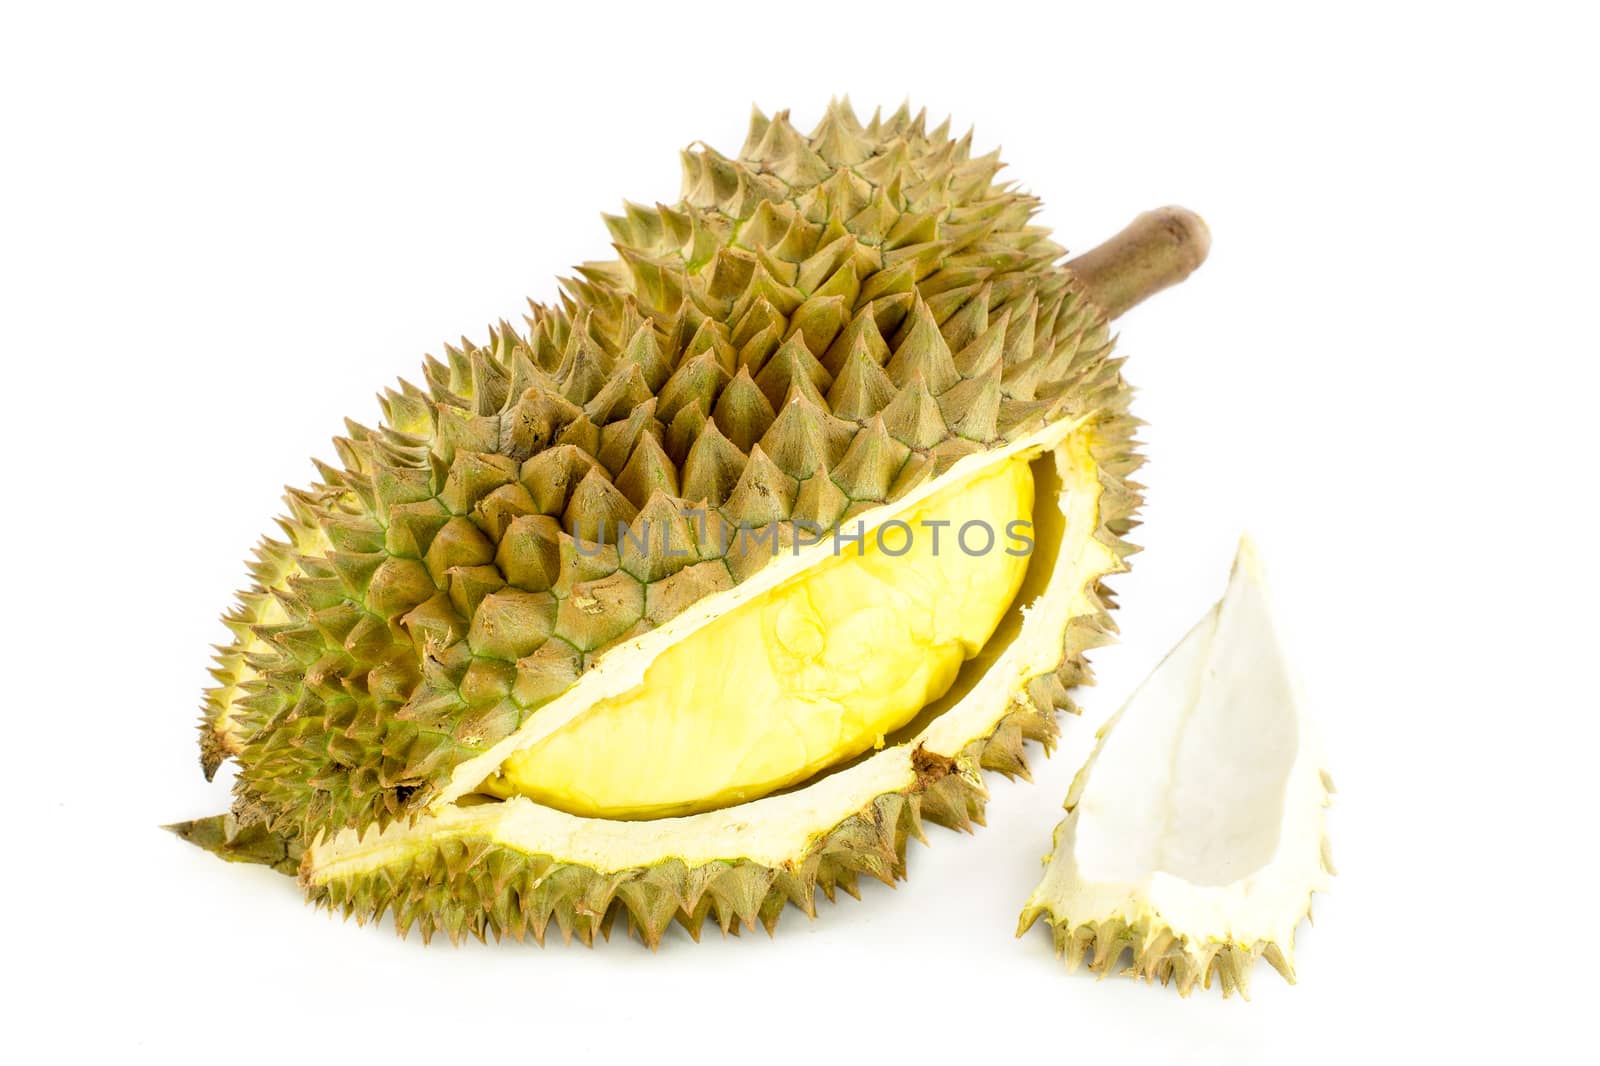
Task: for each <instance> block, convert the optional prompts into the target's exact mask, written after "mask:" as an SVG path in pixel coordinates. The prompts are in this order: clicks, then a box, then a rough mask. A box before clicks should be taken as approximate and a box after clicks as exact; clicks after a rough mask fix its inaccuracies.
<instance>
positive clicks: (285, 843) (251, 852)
mask: <svg viewBox="0 0 1600 1066" xmlns="http://www.w3.org/2000/svg"><path fill="white" fill-rule="evenodd" d="M162 828H163V829H166V830H167V831H168V832H170V833H173V834H175V835H177V836H178V837H180V838H182V839H184V840H187V841H188V842H189V843H191V844H193V845H195V846H196V847H199V848H204V849H205V850H206V851H209V852H211V854H213V855H215V856H217V857H218V858H220V859H226V860H227V861H228V862H246V863H257V864H260V865H262V866H270V867H272V868H273V869H274V870H277V871H278V872H279V873H285V874H293V873H294V872H295V871H297V870H298V869H299V868H300V859H301V856H302V855H303V854H304V851H305V849H304V848H303V847H302V846H301V844H300V842H299V841H298V840H295V839H293V838H288V837H284V836H281V835H279V834H277V833H274V832H272V831H271V830H270V829H268V828H267V827H266V826H265V825H263V824H262V823H260V822H244V821H240V819H239V818H238V817H237V816H236V815H235V814H233V813H231V812H230V813H228V814H217V815H212V816H211V817H209V818H197V819H195V820H194V821H192V822H178V823H175V824H173V825H168V826H163V827H162Z"/></svg>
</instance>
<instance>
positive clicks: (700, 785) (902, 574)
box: [484, 459, 1033, 818]
mask: <svg viewBox="0 0 1600 1066" xmlns="http://www.w3.org/2000/svg"><path fill="white" fill-rule="evenodd" d="M1032 513H1033V476H1032V474H1031V473H1030V471H1029V469H1028V463H1027V462H1026V461H1025V460H1024V459H1013V460H1010V461H1008V462H1005V463H1002V464H999V465H997V466H996V467H994V468H993V469H989V470H984V471H982V472H980V473H979V474H977V475H975V476H974V477H972V478H971V479H970V480H968V481H966V482H965V483H962V484H957V485H953V486H951V487H949V488H947V489H944V490H942V491H940V492H939V493H937V494H936V495H934V496H933V497H931V498H930V499H929V500H928V501H927V502H926V503H924V504H923V505H921V506H920V507H918V508H917V509H916V510H914V511H912V512H910V513H908V514H907V515H906V516H905V517H904V518H903V519H901V520H900V522H899V523H897V524H895V525H893V526H892V527H887V528H880V529H879V530H877V531H866V532H865V535H863V536H861V537H860V538H859V539H851V540H845V539H843V538H839V539H836V540H832V543H833V544H834V545H835V546H836V550H837V554H836V556H835V557H834V558H832V559H829V560H827V561H826V562H824V563H822V564H821V565H819V566H816V567H813V568H812V569H811V570H809V571H807V572H804V573H801V574H798V575H796V576H795V577H793V578H791V579H790V580H788V581H786V582H784V583H783V584H781V585H779V586H778V587H776V588H774V589H771V590H769V591H767V592H765V593H763V594H762V595H760V596H758V597H756V598H755V599H752V600H749V601H747V602H745V603H743V604H740V605H739V606H738V607H736V608H735V609H733V610H732V611H730V612H729V613H728V614H726V615H723V616H722V617H721V618H718V619H716V620H715V621H713V622H711V623H710V624H709V625H707V626H705V627H704V628H703V629H701V630H700V631H699V632H697V633H695V634H694V635H693V636H692V637H690V638H689V639H687V640H685V641H683V642H682V643H679V644H677V645H675V646H673V647H671V648H669V649H667V651H665V652H664V653H662V655H661V656H660V657H659V658H658V659H656V661H655V662H654V663H653V664H651V666H650V667H649V668H648V669H647V670H646V671H645V675H644V683H643V684H641V685H639V686H637V687H636V688H634V689H632V690H631V691H629V692H626V693H623V694H622V695H619V696H614V697H612V698H610V699H605V700H601V701H599V702H597V703H596V704H595V705H594V706H593V707H592V708H591V709H589V710H587V711H585V712H584V713H583V714H582V715H580V716H579V717H578V718H576V719H574V720H573V721H571V722H569V723H568V724H566V725H565V726H563V727H562V728H561V729H559V730H557V731H556V732H554V733H552V734H551V735H550V736H548V737H546V738H544V739H543V740H542V741H540V742H539V743H538V744H536V745H535V746H533V747H531V748H528V749H526V750H523V751H519V752H517V753H516V754H515V755H512V756H511V757H510V758H509V759H507V760H506V762H505V763H504V764H503V765H502V767H501V770H500V772H499V773H498V774H496V775H495V776H494V777H492V778H490V779H489V780H488V781H486V782H485V785H484V791H487V792H490V793H491V794H495V795H499V796H509V795H515V794H520V795H524V796H528V797H530V798H532V799H534V800H536V801H538V802H540V803H544V804H548V805H549V806H551V807H556V808H559V809H561V810H565V811H570V812H572V813H574V814H587V815H595V816H601V817H621V818H630V817H648V816H652V815H667V814H686V813H690V812H693V811H702V810H711V809H713V808H716V807H720V806H724V805H726V804H729V803H737V802H742V801H744V800H748V799H754V798H755V797H757V796H761V795H765V794H766V793H768V792H771V791H773V790H774V789H777V788H782V787H784V786H786V785H791V784H794V783H795V782H798V781H802V780H804V779H805V778H807V777H809V776H810V775H811V774H813V773H815V772H817V771H819V770H821V769H823V768H825V767H828V766H831V765H834V764H836V763H838V762H840V761H842V760H844V759H848V758H850V757H851V756H854V755H857V754H860V753H861V752H862V751H865V750H867V749H868V748H871V747H874V746H881V745H882V743H883V738H884V736H885V734H888V733H890V732H893V731H894V730H895V729H898V728H899V727H900V726H903V725H905V724H906V723H907V722H908V721H910V720H911V718H912V717H914V716H915V715H916V713H917V712H918V711H919V710H921V709H922V707H923V706H924V705H925V704H927V703H929V702H930V701H932V700H934V699H937V698H938V697H940V696H942V695H944V694H945V692H947V691H948V690H949V688H950V685H951V683H952V682H953V681H954V680H955V677H956V672H957V670H959V669H960V666H961V664H962V663H963V662H965V661H966V660H967V659H970V658H971V657H972V656H974V655H976V654H977V653H978V651H979V650H980V649H981V648H982V647H983V644H984V642H985V641H987V640H988V639H989V636H990V634H991V633H993V632H994V629H995V626H996V625H998V624H999V622H1000V618H1001V616H1002V615H1003V614H1004V613H1005V611H1006V608H1007V607H1008V606H1010V604H1011V601H1012V600H1013V599H1014V598H1015V596H1016V594H1017V590H1018V589H1019V588H1020V587H1021V585H1022V579H1023V576H1024V575H1025V574H1026V572H1027V563H1028V559H1027V549H1028V547H1029V546H1030V545H1029V543H1028V542H1027V541H1025V540H1022V539H1019V538H1018V537H1017V536H1015V535H1014V534H1016V533H1018V532H1021V531H1024V530H1025V529H1026V528H1027V526H1026V523H1027V522H1028V521H1029V516H1030V515H1031V514H1032ZM1018 522H1021V523H1024V525H1022V526H1020V527H1019V526H1015V525H1014V523H1018ZM858 532H859V531H858ZM1023 535H1024V536H1025V533H1024V534H1023Z"/></svg>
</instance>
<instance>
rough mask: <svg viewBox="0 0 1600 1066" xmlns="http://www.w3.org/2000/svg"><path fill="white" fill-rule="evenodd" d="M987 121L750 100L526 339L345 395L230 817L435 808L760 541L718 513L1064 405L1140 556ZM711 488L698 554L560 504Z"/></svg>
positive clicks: (1098, 363)
mask: <svg viewBox="0 0 1600 1066" xmlns="http://www.w3.org/2000/svg"><path fill="white" fill-rule="evenodd" d="M969 145H970V135H968V136H967V137H965V138H962V139H959V140H955V139H951V138H950V137H949V135H948V131H947V130H946V129H944V127H940V128H939V129H938V130H934V131H933V132H931V133H929V132H927V131H926V130H925V123H924V120H923V118H922V116H920V115H919V116H917V117H915V118H913V117H912V116H911V115H910V114H909V113H908V112H905V111H904V110H902V112H899V113H897V114H896V115H894V116H891V117H890V118H889V119H887V120H880V119H878V118H874V120H873V122H871V123H870V124H868V125H867V126H865V127H863V126H861V125H860V124H859V123H857V122H856V120H855V118H854V116H853V115H851V113H850V112H849V109H848V107H847V106H842V105H836V106H834V107H832V108H830V110H829V113H828V115H827V117H826V118H825V119H824V121H823V123H822V124H821V126H819V127H818V129H817V130H816V131H815V132H814V133H813V134H812V135H811V136H810V137H809V138H808V137H805V136H802V135H801V134H799V133H798V132H797V131H795V130H794V129H793V127H792V126H790V125H789V123H788V121H787V117H786V115H783V114H780V115H778V116H776V117H774V118H773V119H771V120H767V119H765V118H764V117H762V116H759V115H758V116H756V118H755V119H754V120H753V122H752V129H751V136H750V140H749V142H748V143H747V144H746V147H745V150H744V152H743V153H742V154H741V157H740V158H739V159H737V160H734V159H727V158H725V157H722V156H720V155H718V154H717V153H715V152H714V151H712V150H710V149H709V148H702V149H699V150H697V151H693V152H689V153H686V154H685V157H684V162H685V193H684V199H683V201H682V202H681V203H680V204H678V205H677V206H675V207H665V206H657V207H655V208H641V207H636V206H633V205H630V206H629V207H628V208H627V210H626V212H625V213H624V214H623V215H621V216H618V217H615V218H608V219H607V224H608V226H609V227H610V229H611V231H612V234H613V237H614V238H615V240H616V247H617V249H618V252H619V256H620V258H619V259H618V260H616V261H613V262H610V263H596V264H588V265H586V266H585V267H583V268H581V269H580V276H579V277H578V278H575V279H568V280H567V281H565V282H564V287H565V289H566V291H565V293H564V294H563V295H562V297H561V299H560V301H559V303H558V305H556V306H553V307H542V306H534V307H533V308H532V313H531V315H530V316H529V317H528V319H527V329H526V331H525V332H524V333H519V332H517V331H516V330H514V329H513V328H512V327H510V326H509V325H507V324H506V323H504V322H502V323H500V324H499V325H498V326H496V327H495V328H493V329H492V330H491V332H490V338H489V342H488V344H486V345H484V346H476V345H473V344H471V343H470V342H466V341H463V342H462V344H461V346H459V347H453V346H452V347H447V348H446V350H445V354H446V358H445V359H444V360H442V361H441V360H436V359H432V358H429V359H428V360H427V362H426V364H425V366H424V374H425V379H426V388H418V387H416V386H413V385H410V384H407V383H404V382H402V383H400V385H399V386H398V388H396V389H392V390H388V391H386V392H385V393H384V395H383V396H382V397H380V399H381V402H382V405H383V408H384V414H385V424H384V425H382V426H381V427H380V428H378V429H368V428H366V427H363V426H360V425H357V424H354V423H348V424H347V425H348V435H347V436H346V437H342V438H339V439H337V440H336V441H335V445H336V448H337V450H338V453H339V458H340V465H339V466H337V467H336V466H332V465H326V464H319V473H320V475H321V480H320V481H319V482H318V483H316V484H315V485H313V486H312V487H311V488H310V489H306V490H292V491H291V492H290V493H289V495H288V496H287V497H286V501H287V503H288V507H289V513H288V514H287V515H286V516H285V517H283V518H282V519H280V520H279V525H280V527H281V529H282V534H283V536H282V539H273V540H265V541H263V542H262V544H261V545H260V546H259V547H258V548H257V551H256V553H255V558H254V560H253V562H252V563H251V566H250V569H251V576H252V578H253V585H252V587H251V588H250V589H248V590H246V591H245V592H243V593H241V595H240V598H239V603H238V604H237V605H236V606H235V608H234V609H233V610H232V611H231V612H230V613H229V614H228V615H227V616H226V617H225V618H224V621H225V623H226V624H227V625H228V627H229V629H230V630H231V632H232V634H233V636H234V640H233V642H232V643H231V644H230V645H228V646H226V647H223V648H220V649H219V653H218V658H217V662H216V666H215V669H214V670H213V674H214V676H215V678H216V681H217V685H216V687H215V688H213V689H212V690H210V691H209V692H208V693H207V696H206V701H205V708H204V713H203V720H202V725H201V729H202V760H203V763H204V765H205V768H206V770H207V773H208V774H209V773H211V772H212V771H213V770H214V769H215V767H216V765H217V764H218V763H219V762H220V761H221V760H222V759H223V758H225V757H229V756H233V757H236V758H237V759H238V761H239V763H240V773H239V776H238V783H237V786H236V789H237V793H238V803H237V804H236V808H235V809H236V811H237V812H238V814H239V815H240V817H241V818H242V819H244V820H246V821H249V822H260V823H261V824H264V825H265V826H267V827H268V828H270V829H271V830H272V831H273V832H275V833H278V834H280V835H283V836H285V837H288V838H295V837H303V838H305V839H310V838H311V837H314V836H315V835H316V834H317V833H318V832H324V831H329V832H331V831H335V830H338V829H340V828H343V827H347V826H348V827H358V828H366V827H370V826H374V825H375V826H378V827H380V828H381V827H383V826H385V825H387V824H389V823H390V822H391V821H393V820H395V819H397V818H405V819H408V818H410V817H413V816H414V815H415V813H416V812H417V811H418V810H419V809H420V808H421V807H422V805H423V804H424V803H425V802H426V800H427V799H428V798H429V797H430V796H432V795H433V794H434V793H435V792H436V791H437V790H438V789H439V788H440V787H441V786H442V785H443V784H444V783H445V782H446V781H447V780H448V778H449V775H450V771H451V769H452V768H453V767H454V766H456V765H458V764H459V763H461V762H462V761H464V760H466V759H468V758H471V757H473V756H475V755H478V754H480V753H482V752H483V751H485V750H487V749H488V748H489V747H491V746H492V745H493V744H494V743H495V742H497V741H499V740H500V739H502V738H503V737H505V736H507V735H509V734H510V733H512V732H513V731H515V730H516V729H517V728H518V727H519V726H520V725H521V723H522V722H523V720H524V719H525V717H526V715H527V714H529V713H531V712H532V711H533V710H534V709H536V708H537V707H538V706H540V705H541V704H542V703H543V702H545V701H547V700H548V699H550V698H552V697H553V696H554V695H555V694H557V693H558V692H559V691H561V689H562V688H564V687H565V685H567V684H570V682H571V681H572V680H575V679H576V677H577V676H578V674H579V673H581V672H582V671H583V670H584V669H586V668H587V667H588V666H589V665H590V664H592V662H593V661H594V660H595V659H596V658H597V657H598V656H599V655H601V654H603V653H604V652H606V651H607V650H608V649H610V648H612V647H614V646H616V645H617V644H618V643H620V642H622V641H625V640H627V639H628V638H629V637H631V636H634V635H636V634H637V633H639V632H641V631H643V630H645V629H648V628H650V627H652V626H654V625H657V624H659V623H660V622H662V621H665V620H666V619H667V618H669V617H671V616H672V615H673V614H675V613H676V612H677V611H680V610H682V609H683V608H684V607H686V606H687V605H688V604H690V603H692V602H694V601H695V600H696V599H697V598H699V597H700V596H703V595H706V594H708V593H710V592H713V591H717V590H718V589H721V588H726V587H728V586H730V585H732V584H735V583H737V582H739V581H741V580H743V579H744V578H745V577H747V576H749V574H751V573H753V572H755V570H757V569H759V568H760V566H761V565H763V564H764V563H765V562H766V561H768V560H769V558H770V555H769V554H767V555H764V554H762V551H764V550H765V549H764V544H765V543H766V542H764V541H757V544H758V546H759V547H758V549H757V550H746V547H747V545H741V544H738V543H735V544H733V545H732V546H731V547H730V546H729V545H728V544H726V543H725V542H724V541H723V539H722V536H721V531H719V529H718V528H717V527H718V526H719V523H720V524H721V526H722V527H723V529H724V530H725V529H726V528H727V527H737V526H738V525H739V524H740V523H746V524H748V525H750V526H753V527H756V528H757V531H758V532H759V533H763V534H766V535H767V536H768V537H770V538H771V539H772V540H774V541H775V542H776V543H778V544H781V545H787V544H788V543H790V542H791V540H792V539H793V538H794V536H795V528H796V523H797V522H800V521H804V522H808V523H814V524H817V525H821V526H823V527H824V528H827V527H829V526H833V525H836V524H837V523H839V522H840V521H842V520H847V519H849V518H852V517H853V516H854V515H856V514H859V513H861V512H862V511H863V510H866V509H868V508H870V507H872V506H876V505H878V504H881V503H883V502H886V501H888V500H892V499H894V498H896V497H898V496H899V495H901V494H903V493H904V492H906V491H908V490H909V489H911V488H912V487H915V486H916V485H919V484H921V483H923V482H924V481H925V480H926V479H928V478H930V477H937V476H938V475H939V474H941V473H943V471H944V470H946V469H948V467H949V466H950V465H951V464H952V463H953V462H954V461H955V460H956V459H958V458H960V457H961V456H963V455H966V454H970V453H971V452H974V451H980V450H983V449H985V448H988V447H992V446H995V445H997V444H999V443H1002V442H1004V441H1005V440H1007V439H1014V438H1015V437H1017V436H1020V435H1021V434H1023V433H1025V432H1027V431H1029V430H1031V429H1033V428H1035V427H1036V426H1038V425H1040V424H1042V423H1044V422H1046V421H1051V420H1056V419H1062V418H1067V417H1077V416H1081V415H1083V414H1086V413H1090V412H1096V415H1095V418H1096V421H1097V440H1098V443H1097V445H1096V448H1097V452H1096V458H1097V460H1098V461H1099V463H1100V466H1101V471H1102V482H1103V484H1104V486H1105V491H1106V505H1105V514H1106V515H1107V516H1108V518H1107V521H1106V525H1105V527H1104V532H1105V535H1106V536H1107V537H1110V538H1112V539H1113V540H1115V541H1116V543H1117V545H1120V546H1119V547H1118V552H1119V554H1126V552H1127V551H1130V550H1131V547H1130V546H1127V545H1125V544H1122V542H1121V541H1120V537H1121V535H1122V534H1124V533H1126V531H1127V529H1128V528H1130V527H1131V525H1132V517H1131V515H1132V511H1133V506H1134V504H1135V503H1136V501H1137V486H1135V485H1132V484H1131V483H1125V479H1126V478H1127V476H1128V475H1129V474H1130V473H1131V472H1132V470H1133V469H1134V468H1135V467H1136V466H1137V464H1138V457H1137V455H1136V454H1135V452H1134V449H1133V446H1132V435H1133V430H1134V422H1133V420H1132V419H1130V418H1128V417H1127V415H1126V412H1125V408H1126V402H1127V391H1126V389H1125V387H1124V385H1123V383H1122V381H1121V378H1120V373H1119V367H1120V360H1119V359H1116V358H1113V357H1112V356H1111V355H1110V343H1109V341H1108V339H1107V337H1106V331H1105V326H1104V322H1103V320H1102V316H1101V315H1100V314H1099V312H1098V310H1097V309H1096V308H1094V307H1093V306H1092V304H1090V303H1089V302H1088V301H1087V300H1086V299H1084V298H1083V296H1082V294H1081V292H1080V291H1079V289H1078V288H1077V286H1076V284H1075V282H1074V281H1073V279H1072V278H1071V277H1070V275H1068V274H1067V273H1066V272H1064V271H1063V270H1061V269H1060V268H1059V267H1058V266H1055V265H1054V264H1055V261H1056V260H1057V259H1058V258H1059V256H1060V255H1061V251H1062V250H1061V249H1060V248H1059V247H1058V246H1057V245H1055V244H1053V243H1051V242H1050V241H1049V240H1048V239H1047V238H1046V236H1045V234H1044V231H1042V230H1039V229H1037V228H1036V227H1032V226H1030V225H1029V220H1030V219H1031V216H1032V215H1033V213H1034V211H1035V210H1036V208H1037V204H1036V202H1035V201H1034V200H1033V199H1032V198H1031V197H1027V196H1023V195H1021V194H1018V193H1016V192H1014V191H1012V190H1010V189H1009V188H1007V187H1005V186H1001V185H996V184H995V183H994V181H993V178H994V174H995V172H996V171H997V170H998V168H999V166H1000V164H999V162H998V160H997V159H996V158H995V157H993V156H985V157H980V158H977V159H973V158H970V156H969V151H968V149H969ZM691 490H692V491H691ZM696 504H698V505H700V506H701V507H703V508H705V509H706V515H707V517H706V519H705V525H704V526H702V528H699V529H696V530H694V531H693V537H694V551H693V554H692V555H691V557H690V558H688V559H687V560H682V561H679V562H670V561H666V560H663V559H662V558H660V557H659V556H652V555H651V554H650V553H649V552H643V553H640V552H638V551H634V552H633V553H632V555H631V556H630V549H629V547H628V545H627V544H624V545H623V547H622V550H621V551H618V550H617V549H616V548H615V547H611V548H608V549H605V550H604V551H602V552H600V553H599V554H598V555H596V556H593V557H587V556H584V555H582V554H581V553H579V552H577V551H576V544H575V542H574V541H573V538H572V536H570V535H569V532H565V531H563V530H567V531H570V530H573V529H577V530H578V531H579V532H585V531H586V530H590V531H592V530H593V529H594V527H595V526H597V525H599V524H602V523H610V522H623V523H635V525H637V523H638V522H639V520H640V517H641V515H649V514H657V515H664V514H667V513H669V512H673V511H681V510H682V509H683V508H685V507H693V506H694V505H696ZM590 535H592V533H591V534H590ZM752 539H753V538H752ZM486 604H487V605H488V607H487V608H486V607H485V605H486ZM497 620H504V622H503V623H501V622H497ZM1070 650H1071V649H1069V651H1070ZM1070 660H1071V656H1070V655H1069V661H1070ZM1001 750H1003V749H1002V748H996V752H995V754H994V755H992V756H991V761H1003V762H1005V761H1007V760H1002V758H1001V755H1000V752H1001ZM1008 764H1009V762H1008Z"/></svg>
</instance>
